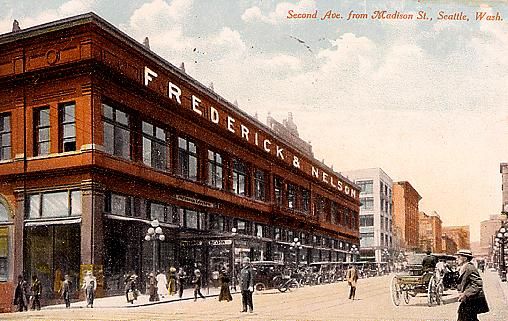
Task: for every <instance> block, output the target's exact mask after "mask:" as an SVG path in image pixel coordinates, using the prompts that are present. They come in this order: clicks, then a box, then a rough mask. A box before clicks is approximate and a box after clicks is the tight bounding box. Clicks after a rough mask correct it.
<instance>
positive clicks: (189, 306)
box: [0, 271, 508, 321]
mask: <svg viewBox="0 0 508 321" xmlns="http://www.w3.org/2000/svg"><path fill="white" fill-rule="evenodd" d="M482 278H483V279H484V287H485V292H486V295H487V300H488V302H489V305H490V310H491V312H489V313H487V314H483V315H480V320H482V321H484V320H485V321H487V320H489V321H494V320H495V321H505V320H507V318H508V308H507V301H506V298H505V294H504V293H503V290H502V287H505V288H506V287H508V285H507V284H506V283H503V284H501V283H500V282H499V278H498V276H497V274H496V273H495V272H490V271H486V272H485V273H484V274H482ZM390 280H391V276H383V277H374V278H368V279H360V280H359V282H358V288H357V300H355V301H350V300H348V299H347V293H348V288H347V283H346V282H341V283H336V284H327V285H320V286H313V287H303V288H300V289H298V290H296V291H294V292H291V293H279V292H276V291H272V290H270V291H266V292H265V293H262V294H254V313H241V312H239V311H240V310H241V297H240V295H238V294H235V295H233V301H232V302H218V300H217V297H209V298H207V299H205V300H203V299H200V300H199V301H198V302H193V300H186V301H181V302H173V303H163V304H157V305H150V306H143V307H134V308H127V307H118V308H94V309H87V308H81V307H79V308H71V309H69V310H66V309H54V307H47V308H45V309H43V310H41V311H29V312H23V313H11V314H3V315H0V320H238V319H244V320H275V319H276V320H401V321H402V320H436V321H437V320H456V313H457V308H458V302H456V298H457V292H456V291H447V292H445V296H444V304H443V305H440V306H432V307H428V306H427V301H426V297H425V296H423V295H421V296H420V295H419V296H417V297H415V298H411V299H410V302H409V304H408V305H405V304H404V303H401V305H400V306H399V307H395V306H393V304H392V302H391V299H390V291H389V283H390ZM505 290H506V289H505ZM73 305H74V306H81V304H80V303H74V304H73Z"/></svg>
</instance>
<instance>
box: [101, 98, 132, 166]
mask: <svg viewBox="0 0 508 321" xmlns="http://www.w3.org/2000/svg"><path fill="white" fill-rule="evenodd" d="M102 113H103V125H104V149H105V151H106V153H108V154H111V155H115V156H120V157H122V158H125V159H130V158H131V155H130V152H131V141H130V139H131V130H130V127H129V126H130V122H129V115H128V114H127V113H124V112H123V111H121V110H119V109H116V108H113V107H111V106H109V105H106V104H102Z"/></svg>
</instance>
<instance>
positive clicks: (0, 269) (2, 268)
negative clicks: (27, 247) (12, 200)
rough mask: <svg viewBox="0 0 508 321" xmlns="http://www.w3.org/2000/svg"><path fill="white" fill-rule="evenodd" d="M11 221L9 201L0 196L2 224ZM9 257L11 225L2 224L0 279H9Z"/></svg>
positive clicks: (0, 220)
mask: <svg viewBox="0 0 508 321" xmlns="http://www.w3.org/2000/svg"><path fill="white" fill-rule="evenodd" d="M10 221H11V215H10V211H9V208H8V207H7V202H6V201H5V200H4V199H3V198H2V196H0V224H1V223H6V222H10ZM8 259H9V226H8V225H5V224H3V225H0V281H7V277H8V273H7V271H8V270H7V269H8V266H9V264H8Z"/></svg>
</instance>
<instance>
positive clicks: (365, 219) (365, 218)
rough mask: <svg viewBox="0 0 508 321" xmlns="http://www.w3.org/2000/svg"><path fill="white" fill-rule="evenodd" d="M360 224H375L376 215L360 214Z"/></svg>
mask: <svg viewBox="0 0 508 321" xmlns="http://www.w3.org/2000/svg"><path fill="white" fill-rule="evenodd" d="M360 226H374V215H360Z"/></svg>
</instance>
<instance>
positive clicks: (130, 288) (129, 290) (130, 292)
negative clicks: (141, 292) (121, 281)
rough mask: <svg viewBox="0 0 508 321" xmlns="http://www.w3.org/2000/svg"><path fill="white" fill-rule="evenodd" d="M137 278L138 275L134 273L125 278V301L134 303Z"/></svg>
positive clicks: (136, 293) (136, 292)
mask: <svg viewBox="0 0 508 321" xmlns="http://www.w3.org/2000/svg"><path fill="white" fill-rule="evenodd" d="M137 278H138V276H137V275H136V273H132V274H131V276H129V277H127V278H126V281H125V297H126V299H127V303H130V304H134V301H136V300H137V299H138V287H137V283H136V282H137Z"/></svg>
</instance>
